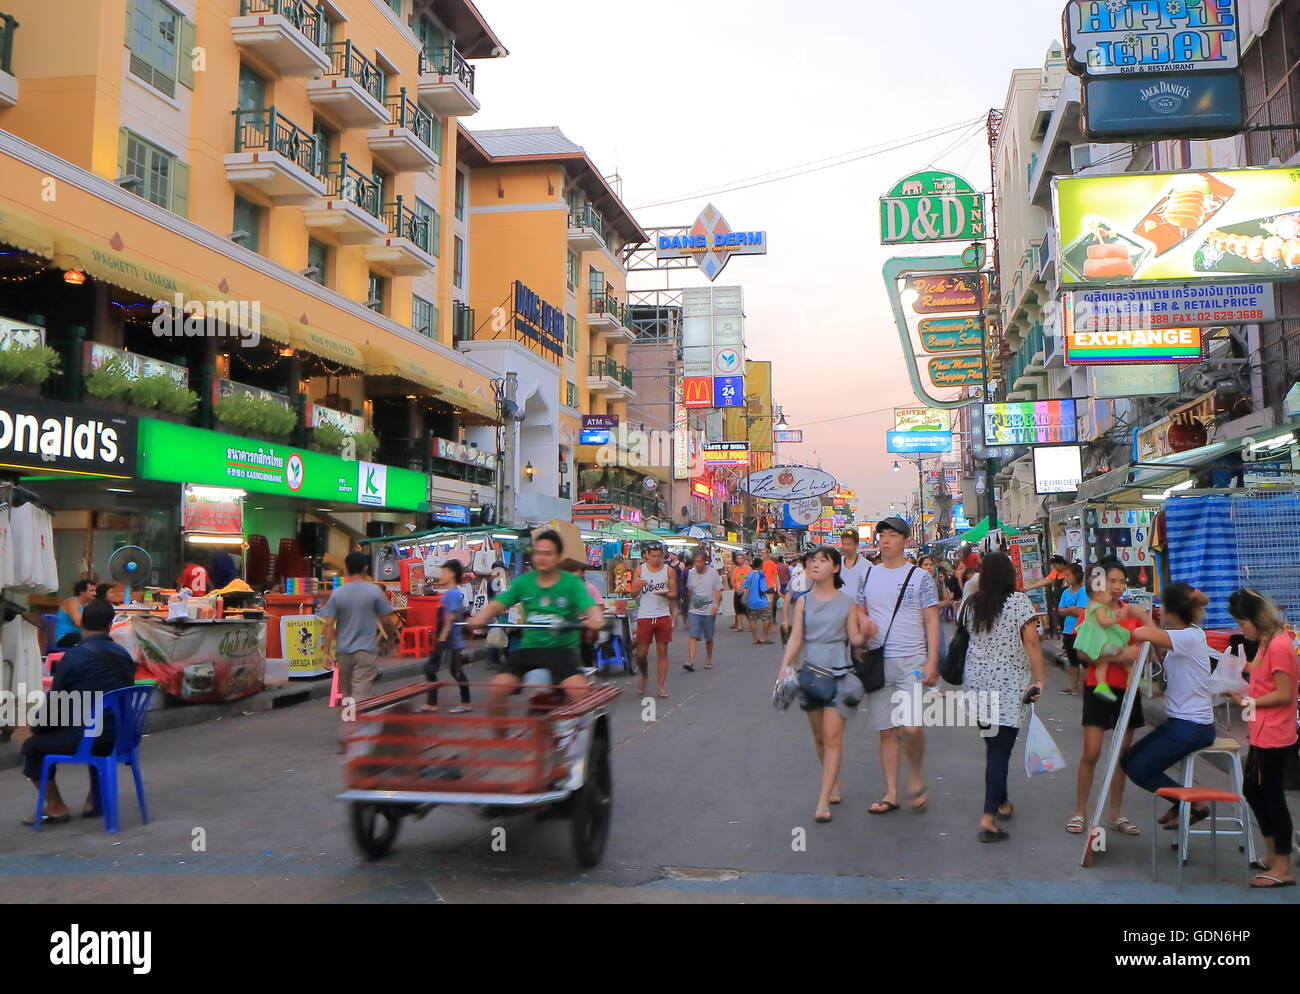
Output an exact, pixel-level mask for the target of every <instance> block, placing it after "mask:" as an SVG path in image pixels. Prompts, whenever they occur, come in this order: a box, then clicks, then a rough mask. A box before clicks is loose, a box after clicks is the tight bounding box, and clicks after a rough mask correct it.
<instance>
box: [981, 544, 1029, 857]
mask: <svg viewBox="0 0 1300 994" xmlns="http://www.w3.org/2000/svg"><path fill="white" fill-rule="evenodd" d="M982 566H983V568H982V569H981V571H980V585H979V589H978V590H976V591H975V592H974V593H973V594H971V596H970V598H969V600H968V601H967V607H966V610H967V616H966V617H967V622H966V623H967V625H968V626H969V630H970V645H969V647H968V648H967V650H966V675H965V680H964V681H963V683H962V689H963V690H966V691H974V692H976V693H977V694H978V695H979V696H978V697H977V698H976V700H977V701H978V702H979V703H978V705H977V708H978V716H979V721H980V726H981V728H982V729H983V730H984V732H983V734H984V748H985V762H984V815H983V817H982V818H980V827H979V834H978V836H977V838H978V839H979V841H980V842H1002V841H1004V840H1005V839H1009V838H1010V837H1011V836H1010V835H1009V834H1008V833H1007V832H1006V830H1004V829H1003V828H1002V827H1001V826H999V825H998V818H999V817H1001V818H1004V819H1006V818H1010V817H1011V816H1012V815H1013V814H1014V813H1015V807H1014V805H1012V803H1011V801H1010V800H1009V799H1008V797H1007V768H1008V767H1009V765H1010V763H1011V750H1012V749H1013V748H1014V747H1015V744H1016V737H1017V736H1018V735H1019V734H1020V728H1021V726H1022V725H1024V724H1025V722H1026V721H1028V719H1029V708H1028V706H1027V705H1025V704H1024V703H1022V702H1023V701H1024V698H1025V694H1026V691H1028V690H1030V689H1032V688H1037V690H1038V693H1040V694H1041V693H1042V690H1043V653H1042V649H1041V647H1040V645H1039V642H1038V622H1037V620H1036V618H1037V615H1038V609H1037V608H1035V607H1034V605H1033V602H1032V601H1031V600H1030V599H1029V597H1028V596H1027V595H1026V594H1024V593H1022V592H1020V591H1018V590H1016V571H1015V567H1014V566H1013V565H1012V564H1011V558H1010V557H1009V556H1007V555H1006V554H1005V553H1002V552H990V553H989V554H988V555H986V556H985V557H984V562H983V564H982ZM994 727H995V728H996V731H995V732H993V733H992V734H989V731H990V729H991V728H994Z"/></svg>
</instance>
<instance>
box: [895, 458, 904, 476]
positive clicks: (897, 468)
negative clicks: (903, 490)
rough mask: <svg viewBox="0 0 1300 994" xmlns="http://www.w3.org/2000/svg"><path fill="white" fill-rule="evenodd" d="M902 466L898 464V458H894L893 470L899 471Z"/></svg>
mask: <svg viewBox="0 0 1300 994" xmlns="http://www.w3.org/2000/svg"><path fill="white" fill-rule="evenodd" d="M902 468H903V467H902V466H900V465H898V460H897V459H895V460H894V472H895V473H898V472H900V471H901V470H902Z"/></svg>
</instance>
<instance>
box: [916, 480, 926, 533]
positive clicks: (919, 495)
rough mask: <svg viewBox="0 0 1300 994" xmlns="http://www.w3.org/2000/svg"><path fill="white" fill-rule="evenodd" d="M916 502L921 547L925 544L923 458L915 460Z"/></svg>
mask: <svg viewBox="0 0 1300 994" xmlns="http://www.w3.org/2000/svg"><path fill="white" fill-rule="evenodd" d="M916 487H917V490H916V503H917V507H918V508H919V510H918V512H917V522H918V523H919V524H920V526H921V541H920V545H921V547H924V546H925V460H924V459H918V460H917V461H916Z"/></svg>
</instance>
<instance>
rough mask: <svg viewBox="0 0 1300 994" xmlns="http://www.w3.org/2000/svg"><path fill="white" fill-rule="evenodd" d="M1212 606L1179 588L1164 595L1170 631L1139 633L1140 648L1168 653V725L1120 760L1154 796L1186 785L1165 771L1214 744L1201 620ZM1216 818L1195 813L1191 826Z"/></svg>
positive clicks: (1174, 815)
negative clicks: (1146, 646)
mask: <svg viewBox="0 0 1300 994" xmlns="http://www.w3.org/2000/svg"><path fill="white" fill-rule="evenodd" d="M1209 602H1210V599H1209V598H1208V597H1206V596H1205V595H1204V594H1203V593H1201V592H1200V591H1199V590H1194V589H1192V588H1191V587H1189V586H1188V585H1187V584H1185V583H1174V584H1171V585H1170V586H1169V587H1167V588H1166V589H1165V592H1164V611H1163V618H1162V620H1163V622H1164V628H1163V629H1160V628H1156V627H1154V626H1153V625H1152V624H1151V621H1150V619H1144V620H1143V622H1142V625H1141V626H1140V627H1139V628H1138V629H1137V631H1135V632H1134V633H1133V641H1134V642H1136V643H1141V642H1149V643H1151V645H1152V646H1154V647H1156V648H1159V649H1164V650H1165V676H1166V679H1167V680H1168V687H1167V689H1166V690H1165V713H1166V714H1167V715H1168V719H1167V720H1166V721H1165V723H1164V724H1163V725H1160V726H1159V727H1157V728H1156V729H1154V730H1153V731H1152V732H1150V733H1149V734H1148V735H1147V736H1146V737H1145V738H1143V739H1142V740H1141V741H1140V742H1138V743H1137V744H1136V745H1134V746H1133V747H1132V748H1131V749H1129V750H1128V751H1127V752H1126V753H1124V755H1123V756H1122V757H1121V758H1120V761H1119V762H1120V766H1121V767H1122V768H1123V770H1124V772H1125V773H1126V774H1127V775H1128V778H1129V779H1130V780H1132V781H1133V782H1134V783H1135V784H1137V785H1138V786H1139V787H1141V788H1142V789H1143V790H1145V791H1148V792H1149V793H1152V794H1154V793H1155V792H1156V791H1157V790H1159V789H1160V788H1161V787H1181V786H1182V784H1181V783H1179V782H1178V781H1177V780H1175V779H1174V778H1173V777H1171V776H1169V774H1168V773H1166V772H1165V770H1167V769H1169V767H1171V766H1173V765H1174V764H1175V763H1177V762H1179V761H1181V760H1182V759H1183V758H1184V757H1186V756H1190V755H1191V754H1192V753H1194V752H1196V751H1197V750H1198V749H1204V748H1206V747H1207V746H1209V745H1211V744H1213V742H1214V697H1213V695H1212V694H1211V693H1210V690H1209V682H1210V649H1209V646H1207V645H1206V643H1205V632H1203V631H1201V628H1200V623H1201V616H1202V615H1203V614H1204V613H1205V605H1206V604H1208V603H1209ZM1209 813H1210V809H1209V807H1208V806H1206V807H1205V808H1204V810H1201V809H1197V808H1194V809H1193V810H1192V815H1191V819H1190V820H1191V821H1200V820H1202V819H1203V818H1205V817H1206V816H1207V815H1208V814H1209ZM1160 824H1161V825H1164V826H1167V827H1168V828H1176V827H1177V824H1178V805H1177V804H1175V805H1174V806H1173V807H1172V808H1170V810H1169V811H1168V812H1166V813H1165V815H1164V816H1163V817H1161V819H1160Z"/></svg>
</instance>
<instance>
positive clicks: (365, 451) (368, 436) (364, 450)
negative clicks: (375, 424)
mask: <svg viewBox="0 0 1300 994" xmlns="http://www.w3.org/2000/svg"><path fill="white" fill-rule="evenodd" d="M352 442H353V444H354V445H356V447H357V455H359V456H363V457H365V456H369V455H372V454H373V453H374V451H375V449H377V448H379V436H378V435H376V434H375V433H374V432H373V431H371V430H370V429H369V428H367V429H366V430H365V431H359V432H357V433H356V434H355V435H353V436H352Z"/></svg>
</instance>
